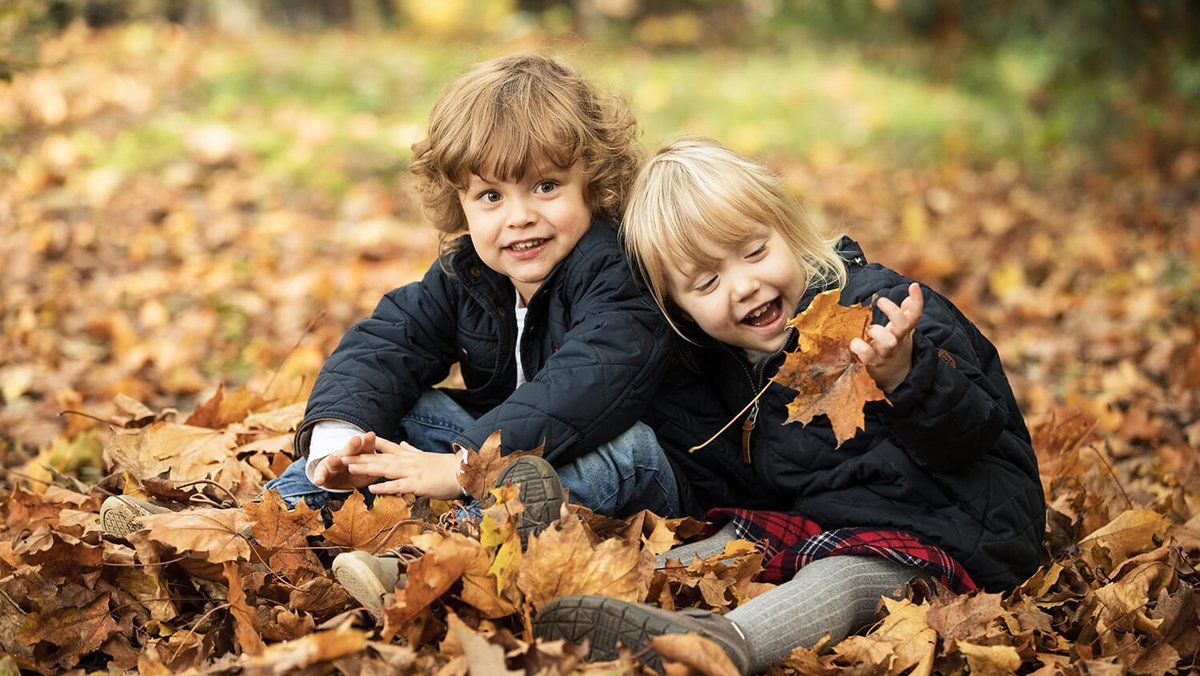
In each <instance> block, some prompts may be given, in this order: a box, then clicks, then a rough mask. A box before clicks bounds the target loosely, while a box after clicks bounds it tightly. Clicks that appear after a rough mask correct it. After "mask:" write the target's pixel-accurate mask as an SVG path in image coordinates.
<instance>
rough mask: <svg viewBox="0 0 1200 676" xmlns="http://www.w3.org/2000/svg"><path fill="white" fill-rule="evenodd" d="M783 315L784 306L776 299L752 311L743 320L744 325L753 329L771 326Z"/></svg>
mask: <svg viewBox="0 0 1200 676" xmlns="http://www.w3.org/2000/svg"><path fill="white" fill-rule="evenodd" d="M781 314H783V305H782V302H781V301H780V299H778V298H776V299H775V300H772V301H769V302H766V303H763V304H762V305H759V306H758V307H756V308H754V309H753V310H751V311H750V313H749V314H747V315H746V316H745V317H744V318H743V319H742V323H743V324H746V325H747V326H753V327H762V326H770V325H771V324H774V323H775V322H776V321H778V320H779V317H780V315H781Z"/></svg>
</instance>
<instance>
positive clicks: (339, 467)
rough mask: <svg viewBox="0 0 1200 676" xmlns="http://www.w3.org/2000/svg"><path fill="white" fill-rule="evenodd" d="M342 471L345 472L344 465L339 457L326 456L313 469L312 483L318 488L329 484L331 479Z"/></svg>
mask: <svg viewBox="0 0 1200 676" xmlns="http://www.w3.org/2000/svg"><path fill="white" fill-rule="evenodd" d="M344 471H346V465H345V464H344V463H343V462H342V457H341V456H339V455H330V456H326V457H325V458H324V459H323V460H321V462H319V463H317V466H316V468H314V469H313V483H314V484H316V485H318V486H324V485H325V484H326V483H328V482H329V479H330V478H331V477H333V476H335V475H337V474H341V473H342V472H344Z"/></svg>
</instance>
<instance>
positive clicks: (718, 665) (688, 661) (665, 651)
mask: <svg viewBox="0 0 1200 676" xmlns="http://www.w3.org/2000/svg"><path fill="white" fill-rule="evenodd" d="M649 647H650V649H651V650H653V651H654V652H656V653H658V654H659V655H662V656H663V659H664V660H665V661H668V662H678V663H679V664H683V665H686V666H687V667H688V673H691V674H703V675H704V676H737V675H738V674H739V673H740V672H739V671H738V668H737V667H735V666H734V665H733V660H731V659H729V655H728V654H727V653H726V652H725V649H724V648H722V647H721V646H719V645H717V644H716V643H714V642H713V641H712V640H711V639H707V638H704V637H703V636H701V635H699V634H663V635H661V636H655V637H654V639H653V640H651V641H650V646H649Z"/></svg>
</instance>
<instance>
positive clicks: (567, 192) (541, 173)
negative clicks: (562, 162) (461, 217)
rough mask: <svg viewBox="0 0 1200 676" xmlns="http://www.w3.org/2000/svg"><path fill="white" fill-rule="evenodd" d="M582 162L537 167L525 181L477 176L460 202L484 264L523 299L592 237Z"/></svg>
mask: <svg viewBox="0 0 1200 676" xmlns="http://www.w3.org/2000/svg"><path fill="white" fill-rule="evenodd" d="M586 188H587V174H586V173H585V172H584V170H583V166H582V164H581V163H576V164H575V165H574V166H572V167H570V168H568V169H559V168H558V167H555V166H554V165H553V164H550V163H537V164H535V165H534V166H533V167H531V168H530V169H529V171H526V172H525V176H524V177H522V178H521V180H519V181H515V182H514V181H502V180H499V179H487V178H484V177H482V176H476V175H474V174H472V175H471V176H470V180H469V181H468V183H467V187H466V189H465V190H460V191H459V193H458V201H459V203H460V204H461V205H462V209H463V213H464V214H465V215H466V217H467V232H468V234H470V236H471V242H472V243H473V244H474V245H475V250H476V251H477V252H478V253H479V257H480V258H482V259H483V262H484V264H486V265H487V266H488V267H489V268H491V269H493V270H495V271H496V272H499V273H500V274H502V275H504V276H505V277H508V278H509V279H511V280H512V283H513V286H515V287H516V288H517V293H519V294H520V295H521V299H522V300H524V301H526V302H528V301H529V299H530V297H532V296H533V292H534V291H537V289H538V287H539V286H540V285H541V283H542V282H543V281H544V280H545V279H546V277H547V276H548V275H549V274H550V271H551V270H553V269H554V266H555V265H558V262H559V261H561V260H562V259H564V258H566V257H567V255H568V254H570V253H571V250H572V249H574V248H575V244H576V243H578V242H579V239H580V238H581V237H583V235H584V233H586V232H587V230H588V226H590V225H591V222H592V210H591V208H590V207H588V204H587V200H586V199H585V197H584V193H585V190H586Z"/></svg>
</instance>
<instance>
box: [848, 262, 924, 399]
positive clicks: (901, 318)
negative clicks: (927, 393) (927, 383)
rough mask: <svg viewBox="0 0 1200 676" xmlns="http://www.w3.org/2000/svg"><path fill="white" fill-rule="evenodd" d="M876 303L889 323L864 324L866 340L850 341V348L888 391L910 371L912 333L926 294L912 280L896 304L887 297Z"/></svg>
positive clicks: (922, 309) (881, 386) (881, 387)
mask: <svg viewBox="0 0 1200 676" xmlns="http://www.w3.org/2000/svg"><path fill="white" fill-rule="evenodd" d="M877 306H878V307H879V309H880V310H883V313H884V314H885V315H887V317H888V325H887V326H880V325H879V324H872V325H871V326H869V327H867V339H866V340H863V339H861V338H855V339H854V340H852V341H850V351H851V352H853V353H854V354H855V356H857V357H858V360H859V361H861V362H862V363H863V364H864V365H865V366H866V367H867V373H869V374H870V375H871V377H872V378H874V379H875V383H876V384H877V385H879V389H881V390H883V391H884V392H891V391H892V390H894V389H896V387H898V386H899V385H900V383H902V382H904V379H905V378H907V377H908V372H909V371H911V370H912V334H913V330H914V329H916V328H917V320H919V319H920V318H921V312H923V311H924V309H925V297H924V296H923V295H922V294H921V286H920V285H919V284H917V283H916V282H913V283H912V284H911V285H909V287H908V298H905V299H904V302H903V303H901V304H900V305H899V306H897V305H896V304H895V303H893V302H892V301H891V300H890V299H888V298H880V299H879V302H878V303H877Z"/></svg>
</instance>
